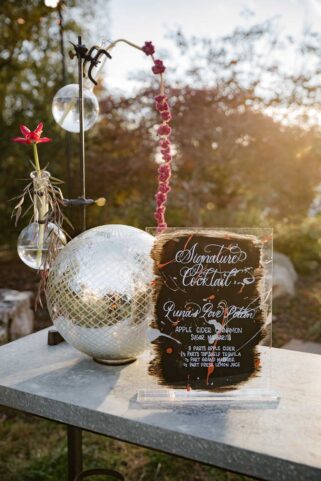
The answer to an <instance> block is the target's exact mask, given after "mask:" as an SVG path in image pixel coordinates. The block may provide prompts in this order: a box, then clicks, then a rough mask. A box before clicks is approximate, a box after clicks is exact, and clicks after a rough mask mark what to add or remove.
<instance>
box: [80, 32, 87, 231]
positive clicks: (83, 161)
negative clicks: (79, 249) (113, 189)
mask: <svg viewBox="0 0 321 481" xmlns="http://www.w3.org/2000/svg"><path fill="white" fill-rule="evenodd" d="M81 46H82V43H81V37H80V36H79V37H78V84H79V127H80V134H79V149H80V189H81V196H82V198H83V199H86V159H85V131H84V87H83V77H84V65H83V57H82V55H81V53H80V52H81ZM82 230H83V231H85V230H86V205H83V206H82Z"/></svg>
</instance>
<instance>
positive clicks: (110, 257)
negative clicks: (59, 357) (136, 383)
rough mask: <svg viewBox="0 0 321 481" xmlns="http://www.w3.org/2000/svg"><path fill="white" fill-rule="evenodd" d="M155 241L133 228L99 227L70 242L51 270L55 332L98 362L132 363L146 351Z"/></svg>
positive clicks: (50, 303)
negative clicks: (151, 254)
mask: <svg viewBox="0 0 321 481" xmlns="http://www.w3.org/2000/svg"><path fill="white" fill-rule="evenodd" d="M153 241H154V238H153V236H152V235H150V234H148V233H147V232H144V231H142V230H140V229H136V228H135V227H130V226H126V225H105V226H100V227H95V228H94V229H90V230H88V231H86V232H84V233H82V234H80V235H79V236H78V237H76V238H75V239H73V240H72V241H71V242H69V244H67V246H66V247H65V248H64V249H62V251H61V252H60V253H59V255H58V257H57V258H56V260H55V262H54V264H53V266H52V267H51V269H50V273H49V277H48V282H47V286H46V297H47V304H48V309H49V313H50V316H51V319H52V321H53V323H54V325H55V327H56V328H57V330H58V331H59V332H60V334H61V335H62V336H63V337H64V339H65V340H66V341H67V342H68V343H69V344H71V345H72V346H73V347H75V348H76V349H78V350H79V351H81V352H84V353H85V354H88V355H89V356H91V357H93V358H94V359H95V360H96V361H98V362H103V363H106V364H123V363H126V362H131V361H133V360H134V359H135V358H136V357H137V356H138V355H139V354H140V353H141V352H142V351H144V349H145V348H146V346H147V337H146V330H147V328H148V325H149V324H150V322H151V318H152V314H153V312H152V311H153V309H152V281H153V278H154V276H153V261H152V259H151V256H150V252H151V248H152V245H153Z"/></svg>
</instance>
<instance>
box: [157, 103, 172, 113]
mask: <svg viewBox="0 0 321 481" xmlns="http://www.w3.org/2000/svg"><path fill="white" fill-rule="evenodd" d="M155 109H156V110H157V111H158V112H167V111H169V105H168V103H167V102H164V103H159V102H156V104H155Z"/></svg>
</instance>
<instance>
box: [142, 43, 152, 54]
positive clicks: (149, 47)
mask: <svg viewBox="0 0 321 481" xmlns="http://www.w3.org/2000/svg"><path fill="white" fill-rule="evenodd" d="M142 51H143V52H144V53H145V54H146V55H153V54H154V53H155V47H154V45H153V44H152V42H145V44H144V45H143V47H142Z"/></svg>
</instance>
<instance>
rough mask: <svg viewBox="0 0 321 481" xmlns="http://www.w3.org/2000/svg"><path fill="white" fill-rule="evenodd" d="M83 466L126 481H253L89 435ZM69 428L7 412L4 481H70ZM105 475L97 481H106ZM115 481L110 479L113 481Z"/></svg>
mask: <svg viewBox="0 0 321 481" xmlns="http://www.w3.org/2000/svg"><path fill="white" fill-rule="evenodd" d="M83 447H84V468H86V469H89V468H97V467H104V468H112V469H116V470H118V471H120V472H121V473H122V474H123V475H124V476H125V479H126V481H246V480H250V479H251V478H247V477H244V476H240V475H237V474H234V473H230V472H226V471H222V470H219V469H214V468H209V467H207V466H203V465H201V464H199V463H195V462H192V461H186V460H183V459H181V458H177V457H172V456H168V455H166V454H162V453H158V452H155V451H151V450H148V449H143V448H139V447H136V446H131V445H129V444H127V443H123V442H119V441H115V440H112V439H109V438H105V437H103V436H98V435H95V434H91V433H84V437H83ZM66 472H67V445H66V430H65V427H64V426H62V425H59V424H56V423H52V422H49V421H45V420H42V419H37V418H35V417H33V416H28V415H22V414H18V413H15V412H13V411H7V410H4V409H2V410H1V411H0V480H1V481H65V480H66ZM105 479H106V477H103V476H100V477H96V478H93V480H92V481H96V480H97V481H103V480H105ZM110 479H111V478H110Z"/></svg>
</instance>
